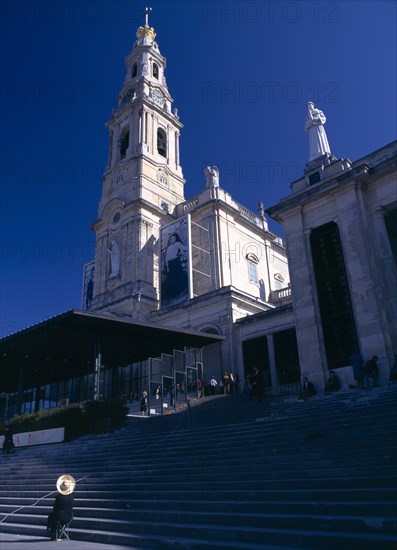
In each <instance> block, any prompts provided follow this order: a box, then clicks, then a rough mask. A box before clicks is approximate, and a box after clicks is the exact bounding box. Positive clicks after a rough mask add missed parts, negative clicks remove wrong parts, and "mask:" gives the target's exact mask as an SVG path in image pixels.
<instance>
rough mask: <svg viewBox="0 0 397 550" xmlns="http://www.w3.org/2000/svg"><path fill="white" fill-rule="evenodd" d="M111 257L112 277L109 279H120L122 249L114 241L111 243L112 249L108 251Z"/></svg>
mask: <svg viewBox="0 0 397 550" xmlns="http://www.w3.org/2000/svg"><path fill="white" fill-rule="evenodd" d="M107 251H108V252H109V256H110V275H109V277H110V278H112V277H118V276H119V275H120V248H119V245H118V244H117V243H116V241H115V240H114V239H112V240H111V241H110V247H109V248H108V249H107Z"/></svg>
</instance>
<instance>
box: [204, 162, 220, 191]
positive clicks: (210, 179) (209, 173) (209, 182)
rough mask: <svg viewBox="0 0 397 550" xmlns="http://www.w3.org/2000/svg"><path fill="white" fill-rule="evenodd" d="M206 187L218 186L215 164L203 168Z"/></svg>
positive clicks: (217, 170) (217, 169) (217, 173)
mask: <svg viewBox="0 0 397 550" xmlns="http://www.w3.org/2000/svg"><path fill="white" fill-rule="evenodd" d="M204 174H205V181H206V187H207V188H209V187H219V168H218V167H217V166H206V167H205V169H204Z"/></svg>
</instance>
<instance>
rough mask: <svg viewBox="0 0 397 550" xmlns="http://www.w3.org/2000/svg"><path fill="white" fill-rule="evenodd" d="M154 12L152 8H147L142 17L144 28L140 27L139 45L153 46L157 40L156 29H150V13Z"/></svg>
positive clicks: (138, 34)
mask: <svg viewBox="0 0 397 550" xmlns="http://www.w3.org/2000/svg"><path fill="white" fill-rule="evenodd" d="M152 11H153V10H152V8H145V11H144V12H143V14H142V15H141V17H144V26H143V27H139V28H138V30H137V32H136V37H137V39H138V41H139V43H144V44H151V43H152V42H153V41H154V39H155V38H156V33H155V31H154V28H153V27H149V13H151V12H152Z"/></svg>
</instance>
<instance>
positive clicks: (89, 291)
mask: <svg viewBox="0 0 397 550" xmlns="http://www.w3.org/2000/svg"><path fill="white" fill-rule="evenodd" d="M94 273H95V260H91V261H90V262H88V263H86V264H84V267H83V295H82V299H81V309H84V310H87V309H90V306H91V302H92V297H93V294H94Z"/></svg>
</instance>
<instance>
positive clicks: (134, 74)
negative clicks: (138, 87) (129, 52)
mask: <svg viewBox="0 0 397 550" xmlns="http://www.w3.org/2000/svg"><path fill="white" fill-rule="evenodd" d="M137 74H138V65H137V64H136V63H134V65H133V66H132V71H131V76H132V78H135V77H136V75H137Z"/></svg>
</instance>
